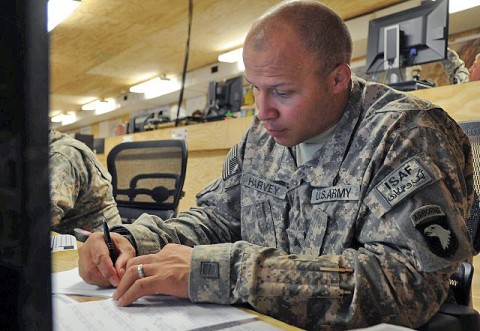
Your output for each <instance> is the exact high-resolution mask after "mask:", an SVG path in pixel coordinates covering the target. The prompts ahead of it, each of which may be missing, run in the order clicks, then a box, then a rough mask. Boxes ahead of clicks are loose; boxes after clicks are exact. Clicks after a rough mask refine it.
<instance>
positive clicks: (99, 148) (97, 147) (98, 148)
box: [93, 138, 105, 154]
mask: <svg viewBox="0 0 480 331" xmlns="http://www.w3.org/2000/svg"><path fill="white" fill-rule="evenodd" d="M93 150H94V151H95V153H96V154H103V153H105V138H95V139H93Z"/></svg>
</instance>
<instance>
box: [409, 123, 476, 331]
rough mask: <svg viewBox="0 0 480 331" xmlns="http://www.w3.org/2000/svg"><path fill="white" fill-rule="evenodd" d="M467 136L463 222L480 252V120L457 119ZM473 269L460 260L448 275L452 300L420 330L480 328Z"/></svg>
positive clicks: (470, 264) (474, 329)
mask: <svg viewBox="0 0 480 331" xmlns="http://www.w3.org/2000/svg"><path fill="white" fill-rule="evenodd" d="M459 124H460V126H461V127H462V128H463V130H464V131H465V133H466V134H467V135H468V136H469V138H470V142H471V145H472V152H473V169H474V176H473V178H474V189H475V192H474V201H473V206H472V211H471V213H470V217H469V219H468V220H467V221H466V223H467V228H468V230H469V233H470V236H471V237H472V241H473V246H474V248H475V252H476V253H477V254H478V252H479V251H480V201H479V197H478V194H479V192H480V121H472V122H460V123H459ZM473 272H474V268H473V265H472V263H471V262H470V261H465V262H463V263H462V265H461V266H460V268H459V269H458V270H457V271H456V272H455V273H454V274H453V275H452V276H451V277H450V293H451V300H447V303H444V304H443V305H442V306H441V307H440V311H439V312H438V313H437V314H435V315H434V316H433V318H432V319H430V321H428V323H426V324H425V325H423V326H422V327H421V328H419V329H418V330H421V331H437V330H439V331H440V330H441V331H444V330H448V331H457V330H458V331H477V330H480V314H479V313H478V312H477V311H476V310H475V309H473V308H472V307H471V297H472V280H473Z"/></svg>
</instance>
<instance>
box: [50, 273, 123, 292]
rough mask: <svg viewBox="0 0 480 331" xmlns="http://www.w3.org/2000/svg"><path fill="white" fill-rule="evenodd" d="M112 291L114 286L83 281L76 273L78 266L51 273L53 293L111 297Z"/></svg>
mask: <svg viewBox="0 0 480 331" xmlns="http://www.w3.org/2000/svg"><path fill="white" fill-rule="evenodd" d="M113 292H115V288H113V287H109V288H105V287H99V286H95V285H90V284H87V283H85V281H84V280H83V279H82V277H80V275H79V273H78V268H75V269H72V270H68V271H62V272H55V273H53V274H52V293H53V294H74V295H86V296H92V297H100V298H111V297H112V295H113Z"/></svg>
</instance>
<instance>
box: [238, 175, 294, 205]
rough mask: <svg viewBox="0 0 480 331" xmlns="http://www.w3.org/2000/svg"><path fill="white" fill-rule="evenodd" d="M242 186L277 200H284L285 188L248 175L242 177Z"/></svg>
mask: <svg viewBox="0 0 480 331" xmlns="http://www.w3.org/2000/svg"><path fill="white" fill-rule="evenodd" d="M242 184H243V185H245V186H247V187H250V188H252V189H254V190H256V191H259V192H262V193H266V194H268V195H271V196H274V197H276V198H279V199H284V198H285V195H286V194H287V188H286V187H285V186H283V185H280V184H277V183H274V182H271V181H267V180H264V179H262V178H258V177H255V176H252V175H248V174H246V175H243V178H242Z"/></svg>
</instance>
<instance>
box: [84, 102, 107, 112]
mask: <svg viewBox="0 0 480 331" xmlns="http://www.w3.org/2000/svg"><path fill="white" fill-rule="evenodd" d="M106 103H107V101H104V100H95V101H92V102H89V103H87V104H84V105H83V106H82V110H97V109H100V108H102V107H104V106H105V105H104V104H106Z"/></svg>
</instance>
